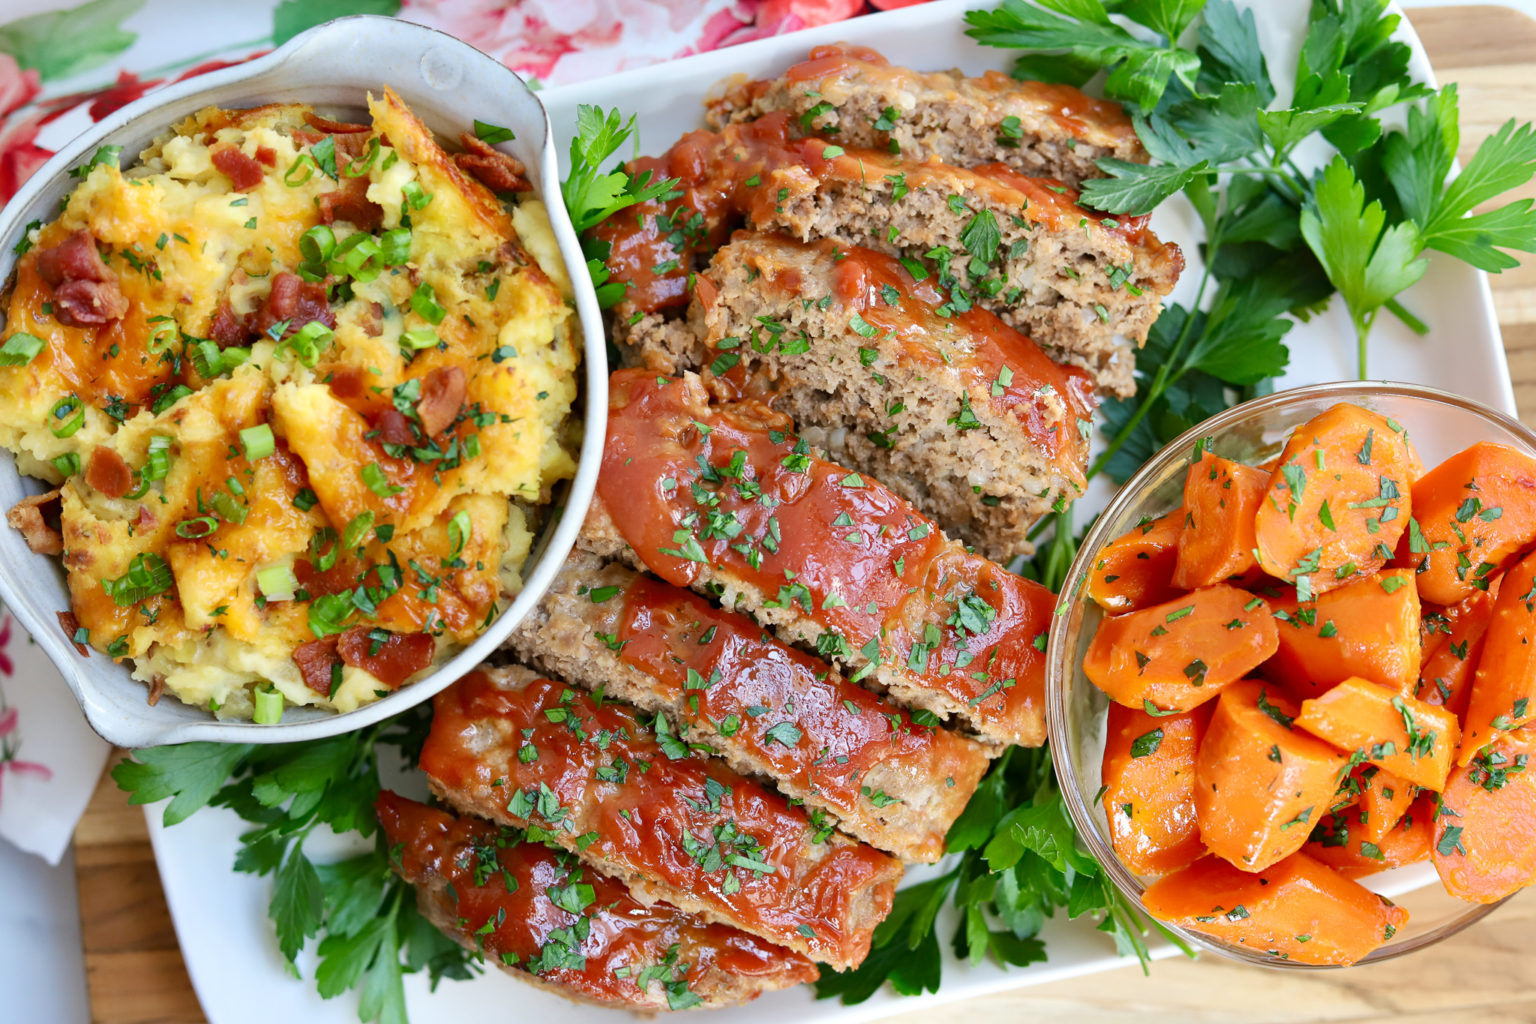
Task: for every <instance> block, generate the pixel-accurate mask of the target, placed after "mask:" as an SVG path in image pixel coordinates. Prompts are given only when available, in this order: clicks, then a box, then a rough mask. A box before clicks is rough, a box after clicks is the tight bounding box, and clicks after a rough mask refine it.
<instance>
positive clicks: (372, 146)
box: [341, 135, 379, 178]
mask: <svg viewBox="0 0 1536 1024" xmlns="http://www.w3.org/2000/svg"><path fill="white" fill-rule="evenodd" d="M378 158H379V137H378V136H377V135H375V136H374V137H373V138H371V139H369V140H368V151H367V152H366V153H364V154H363V158H362V159H361V160H357V159H353V160H352V161H350V162H349V163H348V164H347V166H346V168H345V169H344V170H343V171H342V172H341V173H342V174H344V175H346V176H347V177H349V178H361V177H362V176H363V175H365V174H367V173H368V168H370V167H372V166H373V163H374V161H375V160H377V159H378Z"/></svg>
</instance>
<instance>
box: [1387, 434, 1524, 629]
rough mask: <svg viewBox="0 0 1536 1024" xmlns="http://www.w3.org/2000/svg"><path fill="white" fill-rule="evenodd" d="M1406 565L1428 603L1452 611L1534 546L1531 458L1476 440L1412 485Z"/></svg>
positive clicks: (1511, 449) (1500, 445)
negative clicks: (1414, 571)
mask: <svg viewBox="0 0 1536 1024" xmlns="http://www.w3.org/2000/svg"><path fill="white" fill-rule="evenodd" d="M1413 521H1414V525H1412V526H1410V527H1409V531H1408V551H1407V552H1406V558H1407V561H1406V562H1405V563H1404V564H1407V565H1409V566H1411V567H1412V568H1414V569H1416V570H1417V571H1418V576H1417V577H1416V578H1417V580H1418V584H1419V593H1420V594H1421V595H1422V596H1423V598H1424V600H1426V601H1433V602H1435V603H1436V604H1455V603H1456V602H1457V601H1461V600H1463V599H1465V598H1467V597H1469V596H1471V594H1472V593H1473V592H1474V591H1476V590H1479V589H1486V587H1487V580H1488V577H1489V576H1491V575H1493V574H1495V573H1497V572H1499V571H1500V570H1502V569H1503V568H1504V567H1505V566H1506V565H1507V564H1508V563H1509V562H1510V561H1511V560H1513V559H1514V557H1515V556H1516V555H1517V554H1519V552H1520V551H1521V550H1523V549H1524V548H1527V547H1529V546H1530V545H1531V544H1532V543H1533V542H1536V459H1533V458H1531V457H1530V456H1529V455H1527V454H1525V453H1524V452H1520V451H1516V450H1515V449H1513V448H1510V447H1507V446H1506V445H1502V444H1493V443H1491V442H1488V441H1480V442H1478V443H1477V444H1474V445H1473V446H1472V447H1470V448H1468V449H1466V450H1465V451H1463V452H1458V453H1457V454H1455V455H1452V456H1451V457H1450V458H1448V459H1446V460H1445V461H1444V462H1442V463H1440V465H1438V466H1436V467H1435V468H1434V469H1432V470H1430V471H1429V472H1428V473H1426V474H1425V475H1424V477H1423V479H1421V480H1419V482H1418V483H1416V484H1414V485H1413Z"/></svg>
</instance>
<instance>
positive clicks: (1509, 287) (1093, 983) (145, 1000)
mask: <svg viewBox="0 0 1536 1024" xmlns="http://www.w3.org/2000/svg"><path fill="white" fill-rule="evenodd" d="M1412 21H1413V25H1414V28H1415V29H1417V30H1418V33H1419V36H1420V37H1421V38H1422V39H1423V40H1424V45H1425V46H1426V47H1427V48H1428V50H1429V55H1430V58H1431V59H1432V61H1433V62H1434V66H1435V69H1436V72H1437V73H1438V74H1439V76H1440V80H1441V82H1458V83H1460V86H1461V111H1462V114H1461V123H1462V128H1461V131H1462V159H1463V160H1465V159H1466V158H1467V157H1468V156H1470V155H1471V152H1472V150H1474V149H1475V148H1476V147H1477V144H1478V143H1479V142H1481V141H1482V139H1483V137H1484V136H1486V135H1488V134H1490V133H1491V132H1492V131H1494V130H1495V129H1496V128H1497V127H1498V126H1499V125H1500V124H1502V123H1503V122H1504V121H1506V120H1508V119H1509V118H1511V117H1516V118H1519V119H1520V120H1522V121H1525V120H1530V119H1531V118H1532V117H1536V21H1532V20H1531V19H1530V18H1528V17H1526V16H1525V15H1523V14H1520V13H1518V12H1516V11H1514V10H1511V9H1509V8H1506V7H1492V6H1489V7H1456V8H1424V9H1420V10H1417V11H1414V12H1413V14H1412ZM1527 194H1528V195H1532V196H1536V188H1531V189H1529V190H1528V191H1527ZM1493 294H1494V301H1495V303H1496V304H1497V306H1498V311H1499V322H1500V325H1501V326H1502V328H1503V331H1504V345H1505V349H1506V350H1507V351H1508V353H1509V369H1510V374H1511V376H1513V378H1514V382H1515V399H1516V401H1517V402H1518V403H1519V407H1520V412H1521V414H1522V417H1523V418H1524V420H1525V422H1526V423H1528V424H1531V425H1532V426H1536V259H1530V260H1527V262H1526V263H1525V265H1524V266H1522V267H1520V268H1519V269H1517V270H1514V271H1510V272H1508V273H1505V274H1502V275H1500V276H1497V277H1494V278H1493ZM116 760H117V759H116V758H115V757H114V758H113V759H112V761H113V762H114V763H115V761H116ZM75 870H76V874H77V876H78V882H79V888H80V915H81V924H82V932H83V939H84V947H85V966H86V978H87V982H88V984H89V987H90V999H91V1013H92V1019H93V1020H94V1021H95V1022H97V1024H198V1022H201V1021H203V1019H204V1018H203V1014H202V1011H201V1010H200V1009H199V1007H198V1004H197V998H196V996H194V995H193V993H192V986H191V983H190V981H189V980H188V978H187V972H186V968H185V967H184V966H183V964H182V959H181V951H180V949H178V948H177V945H176V934H175V931H174V930H173V929H172V927H171V919H170V915H169V913H168V912H167V911H166V907H165V897H164V896H163V895H162V893H161V889H160V880H159V877H158V875H157V874H156V872H155V860H154V853H153V852H152V851H151V849H150V846H149V837H148V833H147V832H146V830H145V826H144V816H143V814H142V812H141V811H140V810H139V809H138V808H136V807H129V806H128V804H127V801H126V799H125V798H124V797H123V795H122V794H121V793H119V792H118V791H117V789H116V787H115V786H113V784H112V782H111V780H110V779H104V780H103V783H102V785H101V786H100V787H99V788H98V790H97V792H96V795H95V797H94V798H93V799H92V801H91V805H90V807H89V808H88V809H87V810H86V813H85V817H84V818H83V819H81V822H80V826H79V828H78V829H76V831H75ZM1533 933H1536V891H1528V892H1526V893H1524V894H1522V895H1521V896H1518V897H1516V899H1514V900H1513V901H1511V902H1510V904H1508V905H1507V906H1505V907H1503V908H1501V909H1500V910H1499V911H1498V913H1496V914H1494V915H1493V916H1492V917H1491V918H1489V919H1488V920H1486V921H1484V922H1482V923H1480V924H1478V925H1475V926H1474V927H1472V928H1470V929H1469V930H1467V931H1466V932H1464V933H1462V934H1461V935H1458V936H1456V937H1454V938H1452V939H1449V940H1447V941H1446V942H1444V943H1442V944H1441V945H1439V946H1437V947H1436V948H1435V949H1434V950H1432V951H1430V952H1428V953H1423V954H1419V955H1417V956H1408V957H1403V958H1400V959H1398V960H1393V961H1390V962H1388V963H1385V964H1381V965H1378V966H1373V967H1363V968H1359V969H1356V970H1351V971H1325V972H1318V973H1311V972H1297V973H1280V972H1278V971H1264V970H1260V969H1257V968H1252V967H1243V966H1239V965H1237V964H1234V963H1231V962H1229V961H1223V960H1219V959H1216V958H1214V957H1212V958H1207V959H1205V960H1203V961H1201V962H1199V963H1190V962H1185V961H1165V962H1163V963H1160V964H1157V965H1155V967H1154V968H1153V970H1152V973H1151V976H1150V977H1143V976H1142V974H1141V971H1140V969H1139V968H1136V967H1134V966H1132V967H1124V968H1120V969H1119V970H1116V971H1112V972H1109V973H1105V974H1099V975H1094V976H1092V977H1089V978H1080V979H1077V980H1074V981H1064V982H1057V983H1054V984H1049V985H1036V986H1032V987H1029V988H1023V989H1018V990H1017V991H1014V992H1010V993H1004V994H1002V995H997V996H991V997H985V998H980V999H972V1000H967V1001H964V1002H960V1003H954V1004H951V1005H950V1006H946V1007H943V1008H940V1009H938V1010H929V1011H924V1012H923V1013H922V1014H921V1020H922V1022H923V1024H961V1022H962V1021H963V1022H965V1024H979V1022H986V1021H998V1022H1001V1021H1015V1020H1030V1021H1032V1022H1033V1024H1056V1022H1061V1024H1067V1022H1072V1024H1083V1022H1087V1021H1092V1022H1094V1024H1122V1022H1123V1024H1132V1022H1134V1024H1162V1022H1168V1024H1188V1022H1206V1021H1209V1022H1212V1024H1216V1022H1220V1024H1248V1022H1252V1024H1258V1022H1261V1021H1262V1022H1281V1021H1296V1022H1301V1021H1324V1020H1327V1021H1353V1022H1368V1021H1380V1022H1383V1024H1385V1022H1387V1021H1416V1020H1424V1021H1426V1022H1427V1021H1430V1020H1434V1021H1435V1022H1437V1024H1439V1022H1445V1021H1460V1020H1470V1019H1473V1018H1474V1017H1475V1018H1476V1019H1477V1020H1478V1021H1479V1022H1480V1024H1514V1022H1521V1024H1536V958H1533V957H1531V956H1530V953H1529V942H1530V937H1531V935H1532V934H1533ZM304 984H311V982H308V981H306V982H304ZM348 998H350V997H348ZM0 1016H3V1014H0ZM620 1019H621V1018H619V1017H617V1016H616V1017H615V1020H620ZM894 1020H896V1021H904V1022H905V1021H910V1022H911V1024H917V1022H918V1016H917V1015H915V1014H913V1015H907V1016H905V1017H898V1018H894Z"/></svg>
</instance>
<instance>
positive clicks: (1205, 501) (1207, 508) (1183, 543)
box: [1173, 452, 1269, 590]
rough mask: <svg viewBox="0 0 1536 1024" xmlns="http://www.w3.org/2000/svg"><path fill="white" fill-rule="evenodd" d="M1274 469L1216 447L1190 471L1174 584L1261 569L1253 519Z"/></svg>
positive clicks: (1202, 583) (1201, 583)
mask: <svg viewBox="0 0 1536 1024" xmlns="http://www.w3.org/2000/svg"><path fill="white" fill-rule="evenodd" d="M1268 485H1269V475H1268V474H1266V473H1265V472H1264V471H1263V470H1259V469H1255V468H1253V467H1252V466H1245V465H1243V464H1242V463H1241V462H1233V461H1232V460H1231V459H1224V458H1222V457H1221V456H1219V455H1214V454H1212V453H1211V452H1204V453H1202V454H1201V456H1200V459H1199V461H1197V462H1196V463H1195V464H1194V465H1192V466H1190V467H1189V473H1188V475H1187V476H1185V477H1184V520H1183V530H1182V533H1181V534H1180V536H1179V550H1178V561H1177V564H1176V565H1175V567H1174V570H1173V585H1174V586H1176V587H1179V588H1180V589H1183V590H1194V589H1195V588H1196V587H1208V586H1210V585H1211V584H1213V583H1221V582H1223V581H1225V580H1230V579H1234V578H1240V577H1243V576H1245V575H1249V574H1252V573H1255V572H1256V571H1257V570H1258V567H1259V563H1258V560H1257V559H1255V558H1254V556H1253V547H1254V536H1253V519H1254V515H1255V514H1256V513H1257V512H1258V510H1259V503H1260V502H1262V501H1263V500H1264V491H1265V489H1266V488H1267V487H1268Z"/></svg>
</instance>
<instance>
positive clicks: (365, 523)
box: [341, 511, 373, 549]
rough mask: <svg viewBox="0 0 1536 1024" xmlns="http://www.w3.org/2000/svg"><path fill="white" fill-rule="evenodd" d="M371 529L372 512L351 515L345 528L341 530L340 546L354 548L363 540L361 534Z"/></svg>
mask: <svg viewBox="0 0 1536 1024" xmlns="http://www.w3.org/2000/svg"><path fill="white" fill-rule="evenodd" d="M371 529H373V512H372V511H369V512H362V513H360V514H358V515H355V516H353V517H352V521H351V522H350V523H348V524H347V526H346V529H344V530H342V531H341V546H342V547H344V548H348V549H351V548H355V547H357V546H358V545H359V544H361V543H362V542H363V534H365V533H367V532H368V531H369V530H371Z"/></svg>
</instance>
